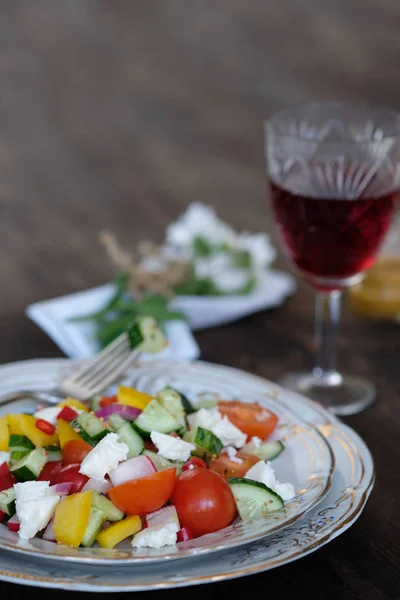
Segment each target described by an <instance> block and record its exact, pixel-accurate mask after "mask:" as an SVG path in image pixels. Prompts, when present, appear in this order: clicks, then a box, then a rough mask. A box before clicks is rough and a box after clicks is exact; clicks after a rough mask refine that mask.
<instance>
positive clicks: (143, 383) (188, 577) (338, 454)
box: [0, 359, 374, 592]
mask: <svg viewBox="0 0 400 600" xmlns="http://www.w3.org/2000/svg"><path fill="white" fill-rule="evenodd" d="M75 366H76V363H75V362H74V361H71V360H68V359H56V360H33V361H25V362H19V363H13V364H9V365H5V366H3V367H0V378H1V382H2V390H1V391H2V393H4V394H6V393H9V392H12V391H17V390H21V389H35V390H40V389H49V388H52V387H55V386H56V384H57V381H58V380H59V379H61V378H62V377H64V376H65V375H66V372H68V371H69V370H71V369H73V368H74V367H75ZM123 383H124V384H125V385H131V386H134V387H136V388H138V389H140V390H143V391H147V392H149V393H155V392H156V391H158V389H160V388H162V387H164V386H165V385H167V384H168V385H172V386H173V387H176V388H179V389H180V390H182V391H183V392H184V393H186V394H187V395H188V396H189V397H191V398H194V397H196V396H197V395H199V394H203V393H210V392H211V393H216V394H218V395H219V396H220V397H222V398H224V399H226V400H229V399H232V398H238V399H240V400H242V401H249V402H254V401H257V402H261V403H263V404H264V405H265V406H266V407H267V408H269V409H271V410H272V411H274V412H275V413H276V414H277V415H278V417H279V426H278V429H277V430H276V432H275V434H274V435H275V437H276V438H279V439H282V440H284V442H285V451H284V452H283V453H282V454H281V455H280V456H279V457H278V458H277V459H276V460H275V461H274V468H275V471H276V473H277V477H278V479H280V480H281V481H290V482H291V483H293V484H294V486H295V488H296V497H295V498H294V500H293V501H291V502H289V503H287V504H286V514H285V515H280V514H279V515H278V514H277V513H276V514H271V515H270V516H268V517H266V518H263V519H261V520H255V521H254V522H246V523H244V522H237V523H235V524H233V525H231V526H229V527H227V528H226V529H223V530H221V531H218V532H216V533H213V534H208V535H206V536H203V537H201V538H198V539H195V540H190V541H187V542H182V543H180V544H178V545H177V546H176V547H172V548H171V547H165V548H161V549H159V550H154V549H143V548H140V549H133V548H132V547H131V545H130V544H129V542H126V543H125V544H121V545H120V546H118V549H117V548H116V549H113V550H104V549H100V548H89V549H86V548H79V549H77V550H74V549H70V548H67V547H64V546H60V545H56V544H53V543H51V542H46V541H44V540H40V539H33V540H29V541H23V540H20V539H19V538H18V536H17V534H15V533H12V532H10V531H8V529H7V527H6V526H4V525H0V565H1V566H0V579H1V580H4V581H11V582H14V583H20V584H26V585H32V586H39V587H49V588H60V589H64V590H79V591H91V592H95V591H99V592H124V591H141V590H152V589H166V588H174V587H181V586H189V585H195V584H201V583H211V582H216V581H223V580H227V579H233V578H236V577H242V576H245V575H251V574H254V573H258V572H261V571H266V570H268V569H272V568H275V567H278V566H280V565H283V564H286V563H289V562H291V561H293V560H296V559H298V558H301V557H303V556H306V555H307V554H309V553H310V552H313V551H315V550H317V549H318V548H320V547H321V546H323V545H324V544H326V543H328V542H329V541H330V540H332V539H334V538H335V537H336V536H338V535H340V534H341V533H343V532H344V531H345V530H346V529H347V528H348V527H350V526H351V525H352V524H353V523H354V521H355V520H356V519H357V517H358V516H359V515H360V513H361V511H362V509H363V507H364V506H365V503H366V501H367V499H368V496H369V494H370V492H371V490H372V487H373V484H374V467H373V461H372V457H371V454H370V452H369V450H368V448H367V447H366V445H365V444H364V442H363V441H362V440H361V439H360V437H359V436H358V435H357V434H356V433H355V432H354V431H353V430H352V429H350V428H349V427H347V426H345V425H343V423H341V422H340V421H339V420H338V419H337V418H335V417H334V416H333V415H332V414H330V413H329V412H328V411H326V410H324V409H323V408H321V407H320V406H319V405H317V404H315V403H314V402H312V401H311V400H308V399H307V398H304V397H301V396H298V395H295V394H293V393H292V392H289V391H287V390H284V389H282V388H279V387H278V386H277V385H276V384H274V383H272V382H269V381H266V380H264V379H261V378H259V377H256V376H253V375H249V374H247V373H244V372H242V371H238V370H236V369H231V368H228V367H222V366H218V365H212V364H209V363H205V362H201V361H199V362H194V363H188V362H186V361H172V360H162V361H159V362H157V361H156V362H153V363H151V364H149V363H142V364H137V365H136V366H135V367H134V368H133V369H132V370H131V371H129V372H128V373H127V375H126V378H125V381H124V382H123ZM24 402H25V401H24ZM24 402H23V403H21V402H20V403H19V404H18V405H17V404H16V405H15V407H13V408H12V407H10V406H9V405H8V406H7V407H3V408H1V407H0V415H1V414H5V413H6V412H22V411H25V410H29V409H31V408H32V405H31V404H30V402H31V401H28V400H27V401H26V402H25V403H24ZM6 409H7V410H6Z"/></svg>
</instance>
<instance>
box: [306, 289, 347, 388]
mask: <svg viewBox="0 0 400 600" xmlns="http://www.w3.org/2000/svg"><path fill="white" fill-rule="evenodd" d="M341 300H342V292H341V291H338V290H335V291H332V292H320V291H317V293H316V299H315V349H316V363H315V367H314V369H313V375H314V377H315V378H316V379H318V381H319V382H320V383H321V384H326V385H338V384H339V383H340V382H341V379H342V378H341V375H340V374H339V373H338V372H337V370H336V354H337V337H338V332H339V323H340V308H341Z"/></svg>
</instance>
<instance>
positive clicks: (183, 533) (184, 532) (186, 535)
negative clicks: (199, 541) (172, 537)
mask: <svg viewBox="0 0 400 600" xmlns="http://www.w3.org/2000/svg"><path fill="white" fill-rule="evenodd" d="M193 537H194V536H193V533H192V532H191V530H190V529H189V527H182V529H180V530H179V531H178V533H177V534H176V541H177V542H187V540H192V539H193Z"/></svg>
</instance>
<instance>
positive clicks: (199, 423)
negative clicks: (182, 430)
mask: <svg viewBox="0 0 400 600" xmlns="http://www.w3.org/2000/svg"><path fill="white" fill-rule="evenodd" d="M221 419H222V415H221V413H220V412H219V410H218V408H200V410H198V411H196V412H193V413H191V414H190V415H187V421H188V423H189V425H190V427H191V428H192V429H195V428H196V427H203V429H208V430H209V431H212V428H213V427H214V425H216V424H217V423H218V421H221Z"/></svg>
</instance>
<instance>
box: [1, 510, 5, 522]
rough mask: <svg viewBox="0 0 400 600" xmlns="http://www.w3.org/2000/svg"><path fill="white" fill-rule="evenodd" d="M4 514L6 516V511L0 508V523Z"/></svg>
mask: <svg viewBox="0 0 400 600" xmlns="http://www.w3.org/2000/svg"><path fill="white" fill-rule="evenodd" d="M5 516H6V513H5V512H3V511H2V510H0V523H1V522H2V520H3V519H4V517H5Z"/></svg>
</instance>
